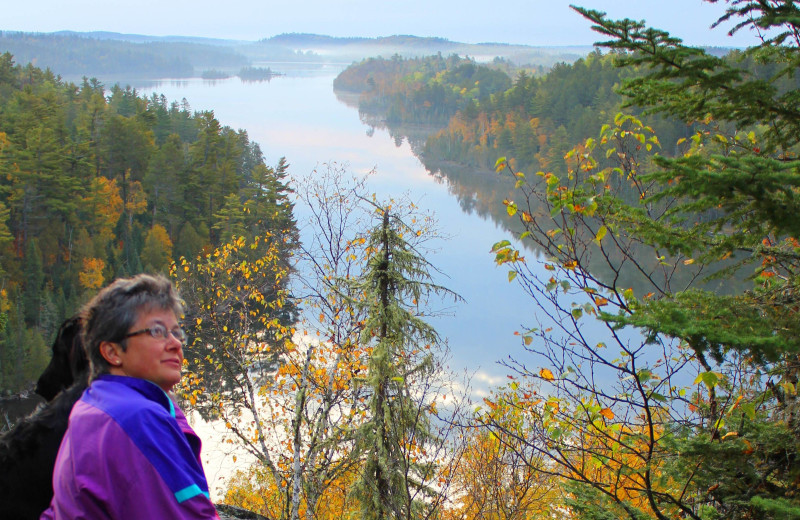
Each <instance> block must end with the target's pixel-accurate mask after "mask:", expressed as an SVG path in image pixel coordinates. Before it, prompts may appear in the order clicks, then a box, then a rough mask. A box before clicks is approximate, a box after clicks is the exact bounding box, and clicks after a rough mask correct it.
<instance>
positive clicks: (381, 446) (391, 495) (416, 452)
mask: <svg viewBox="0 0 800 520" xmlns="http://www.w3.org/2000/svg"><path fill="white" fill-rule="evenodd" d="M378 213H379V215H380V217H381V220H380V223H379V224H378V225H377V226H376V227H375V228H373V229H372V231H371V232H370V234H369V236H368V237H367V238H366V240H367V251H368V252H369V255H370V256H369V258H368V260H367V266H366V270H365V272H364V274H363V275H362V276H361V277H359V278H357V279H356V280H355V281H354V282H353V283H352V285H353V289H354V291H353V292H352V293H353V294H360V295H362V298H363V299H362V300H360V301H357V302H354V303H355V304H356V305H358V306H360V307H361V308H362V309H363V310H364V311H365V315H366V318H365V320H364V325H363V331H362V333H361V341H362V342H363V343H364V344H367V345H371V346H372V350H371V355H370V358H369V360H368V363H367V367H368V371H367V374H366V376H365V378H364V380H363V384H364V385H365V386H366V387H367V389H368V393H369V398H368V401H369V402H368V412H367V414H368V416H367V420H366V422H365V423H364V424H363V426H362V427H361V428H360V429H359V430H358V432H357V443H356V445H357V451H358V452H359V453H360V454H361V455H363V458H364V464H363V467H362V470H361V474H360V475H359V477H358V480H357V482H356V483H355V485H354V487H353V489H352V493H353V496H354V497H355V498H356V499H357V500H358V501H359V503H360V504H361V518H363V519H365V520H384V519H390V518H391V519H399V518H405V519H411V518H419V517H420V515H421V512H422V511H423V508H424V506H425V503H424V497H425V496H426V493H427V490H426V489H423V488H424V484H423V482H425V480H426V478H425V477H426V476H429V475H430V469H431V464H432V463H433V462H432V461H430V460H426V457H425V455H424V453H425V450H424V448H425V446H427V445H428V444H429V443H431V442H432V441H433V434H432V429H431V428H430V420H431V419H430V417H429V414H428V412H427V411H426V407H425V406H424V403H419V402H417V399H415V394H414V382H415V381H417V382H418V381H420V380H424V379H425V377H426V376H428V375H430V373H431V371H432V369H433V366H434V365H433V363H432V357H431V354H430V353H429V352H430V348H431V345H432V344H435V343H437V342H438V341H439V337H438V335H437V333H436V331H435V330H434V329H433V328H432V327H431V326H430V325H429V324H428V323H426V322H425V321H424V320H422V319H421V317H420V312H419V305H420V304H421V302H423V301H425V300H426V298H427V297H428V296H431V295H433V294H441V295H444V296H453V297H457V296H455V294H454V293H452V292H450V291H448V290H447V289H445V288H444V287H441V286H439V285H436V284H435V283H433V282H432V279H431V274H430V269H431V265H430V264H429V262H428V261H427V260H426V259H425V258H424V257H423V256H422V255H421V254H420V253H419V251H417V250H416V249H415V248H414V247H413V245H412V244H411V243H410V242H409V241H408V240H407V239H406V238H405V237H406V236H417V235H416V233H415V232H414V231H413V230H412V229H411V228H410V227H408V226H407V225H406V224H405V223H404V222H403V221H402V220H401V219H400V218H399V217H398V216H397V215H394V214H392V213H390V211H389V210H386V209H384V208H379V209H378Z"/></svg>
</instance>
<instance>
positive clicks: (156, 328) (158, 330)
mask: <svg viewBox="0 0 800 520" xmlns="http://www.w3.org/2000/svg"><path fill="white" fill-rule="evenodd" d="M140 334H150V335H151V336H153V337H154V338H155V339H167V338H168V337H169V336H170V335H172V337H173V338H175V339H177V340H178V341H180V342H181V343H185V342H186V333H185V332H184V331H183V329H182V328H180V327H175V328H174V329H172V330H170V329H167V327H165V326H164V325H162V324H160V323H156V324H155V325H153V326H152V327H148V328H146V329H142V330H136V331H133V332H129V333H127V334H125V337H126V338H130V337H131V336H138V335H140Z"/></svg>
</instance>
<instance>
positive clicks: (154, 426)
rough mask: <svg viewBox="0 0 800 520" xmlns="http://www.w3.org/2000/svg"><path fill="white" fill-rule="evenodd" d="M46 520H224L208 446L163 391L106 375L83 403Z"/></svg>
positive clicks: (61, 454) (67, 438) (72, 423)
mask: <svg viewBox="0 0 800 520" xmlns="http://www.w3.org/2000/svg"><path fill="white" fill-rule="evenodd" d="M53 492H54V495H53V500H52V502H51V503H50V507H49V508H48V509H47V511H45V512H44V513H42V516H41V519H42V520H50V519H53V520H66V519H69V520H79V519H80V520H82V519H86V520H99V519H114V520H159V519H170V520H172V519H175V520H184V519H186V520H188V519H191V520H200V519H203V520H205V519H218V518H219V517H218V516H217V513H216V510H215V509H214V505H213V504H212V503H211V501H210V500H209V498H208V484H207V482H206V477H205V474H204V472H203V467H202V465H201V462H200V438H199V437H197V435H196V434H195V433H194V431H193V430H192V428H191V427H190V426H189V424H188V422H187V421H186V417H185V416H184V415H183V413H182V412H181V411H180V409H178V408H177V407H176V406H175V405H174V404H173V403H172V400H171V399H170V398H169V397H168V396H167V394H166V393H164V391H163V390H161V388H159V387H158V386H157V385H155V384H153V383H151V382H149V381H145V380H144V379H136V378H132V377H123V376H112V375H102V376H100V377H98V378H97V379H96V380H95V381H93V382H92V384H91V386H90V387H89V388H88V389H86V392H84V394H83V396H82V397H81V399H80V400H79V401H78V402H77V403H75V406H74V407H73V408H72V413H71V414H70V417H69V427H68V428H67V432H66V434H65V435H64V440H63V441H62V442H61V448H60V449H59V451H58V458H57V459H56V465H55V468H54V471H53Z"/></svg>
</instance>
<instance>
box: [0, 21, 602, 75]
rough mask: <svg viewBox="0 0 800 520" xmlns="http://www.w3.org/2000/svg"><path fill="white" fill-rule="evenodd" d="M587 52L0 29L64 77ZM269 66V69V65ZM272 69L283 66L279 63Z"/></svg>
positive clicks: (4, 44)
mask: <svg viewBox="0 0 800 520" xmlns="http://www.w3.org/2000/svg"><path fill="white" fill-rule="evenodd" d="M591 50H592V48H591V47H589V46H584V47H531V46H525V45H509V44H503V43H481V44H469V43H460V42H453V41H450V40H447V39H444V38H430V37H419V36H411V35H392V36H385V37H379V38H362V37H351V38H340V37H333V36H325V35H319V34H298V33H292V34H279V35H276V36H272V37H270V38H265V39H263V40H259V41H244V40H227V39H216V38H202V37H195V36H149V35H141V34H123V33H116V32H107V31H95V32H74V31H59V32H55V33H22V32H13V31H0V53H4V52H10V53H11V54H12V55H13V56H14V61H15V62H16V63H20V64H27V63H32V64H34V65H36V66H37V67H42V68H45V67H46V68H49V69H51V70H52V71H53V72H54V73H56V74H59V75H62V76H65V77H81V76H87V77H97V78H99V79H101V80H108V79H110V78H113V81H117V80H120V79H128V78H130V79H136V78H138V79H152V78H165V77H173V78H181V77H198V76H200V75H201V74H202V73H203V72H204V71H208V70H211V69H213V70H215V71H219V72H223V73H229V74H235V73H236V72H237V71H239V70H240V69H242V68H243V67H248V66H252V65H257V64H259V62H270V61H313V62H337V63H352V62H355V61H360V60H362V59H364V58H367V57H384V58H388V57H391V56H394V55H398V56H401V57H403V58H415V57H424V56H430V55H436V54H442V55H446V56H449V55H452V54H457V55H459V56H462V57H466V56H469V57H471V58H474V59H475V60H476V61H478V62H488V61H491V60H493V59H494V58H502V59H504V60H506V61H507V62H508V63H510V64H513V65H514V66H531V67H537V68H539V69H549V68H550V67H552V66H553V65H554V64H556V63H560V62H566V63H571V62H574V61H575V60H577V59H578V58H580V57H582V56H585V55H586V54H588V53H589V52H590V51H591ZM273 68H274V67H273ZM276 72H280V71H279V70H278V69H277V68H276Z"/></svg>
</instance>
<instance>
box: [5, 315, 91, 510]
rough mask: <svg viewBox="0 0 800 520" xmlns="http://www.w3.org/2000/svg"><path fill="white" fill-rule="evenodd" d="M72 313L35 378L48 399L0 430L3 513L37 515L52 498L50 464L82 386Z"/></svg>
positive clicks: (77, 327) (77, 325) (84, 363)
mask: <svg viewBox="0 0 800 520" xmlns="http://www.w3.org/2000/svg"><path fill="white" fill-rule="evenodd" d="M80 331H81V322H80V319H79V318H77V317H73V318H70V319H68V320H67V321H65V322H64V324H63V325H61V328H60V329H59V331H58V336H56V340H55V342H54V343H53V358H52V360H51V361H50V364H49V365H48V366H47V368H46V369H45V370H44V372H43V373H42V375H41V377H40V378H39V381H38V382H37V384H36V393H38V394H39V395H41V396H42V397H44V398H45V399H47V400H48V401H50V402H49V403H47V404H46V405H43V406H40V407H39V408H38V409H37V410H36V411H35V412H33V413H32V414H31V415H29V416H28V417H26V418H25V419H23V420H21V421H20V422H19V423H18V424H17V425H16V426H15V427H14V428H13V429H12V430H11V431H9V432H6V433H5V434H3V435H2V436H0V511H1V512H2V514H0V516H2V517H3V518H9V519H15V520H17V519H18V520H26V519H28V518H31V519H38V518H39V516H40V515H41V514H42V512H43V511H44V510H45V509H47V507H48V506H49V505H50V500H51V499H52V498H53V466H54V465H55V461H56V455H57V454H58V448H59V446H60V445H61V439H62V438H63V437H64V432H65V431H66V430H67V423H68V420H69V413H70V411H71V410H72V406H73V405H74V404H75V402H76V401H77V400H78V399H80V397H81V394H82V393H83V391H84V390H85V389H86V386H87V376H88V367H89V363H88V360H87V358H86V354H85V353H84V350H83V343H82V341H81V335H80Z"/></svg>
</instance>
